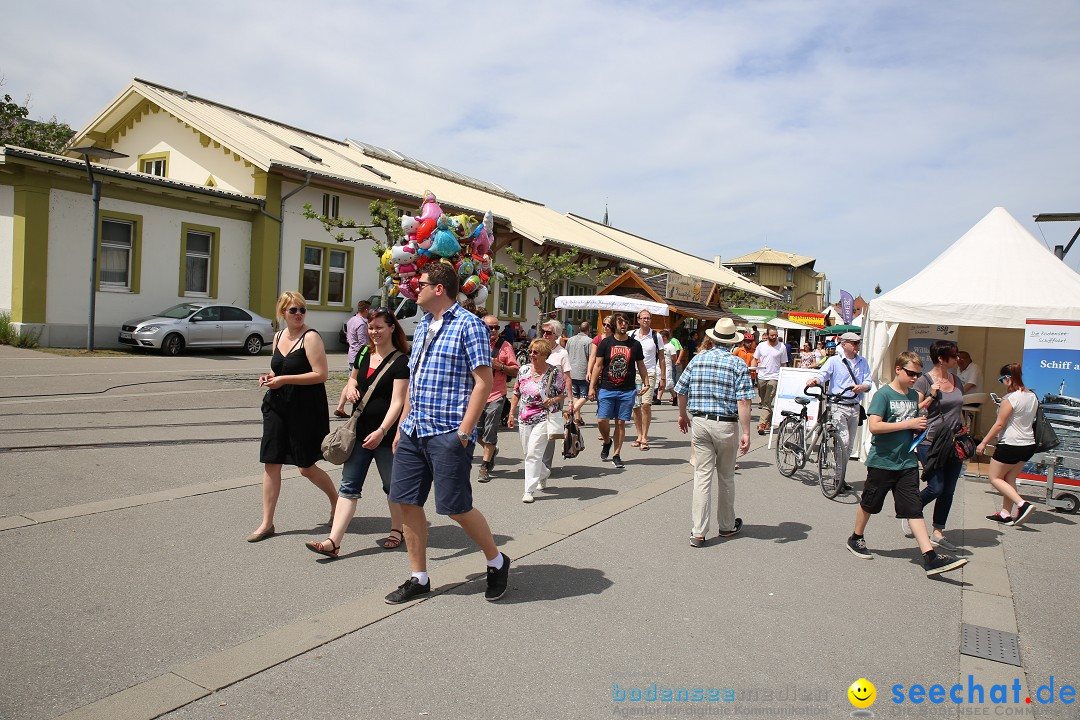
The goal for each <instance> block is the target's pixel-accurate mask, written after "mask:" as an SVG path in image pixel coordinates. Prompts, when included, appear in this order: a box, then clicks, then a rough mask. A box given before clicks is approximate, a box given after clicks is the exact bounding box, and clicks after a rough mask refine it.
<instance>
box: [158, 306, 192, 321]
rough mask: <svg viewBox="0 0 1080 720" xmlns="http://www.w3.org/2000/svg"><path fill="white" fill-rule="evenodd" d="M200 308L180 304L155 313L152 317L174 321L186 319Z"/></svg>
mask: <svg viewBox="0 0 1080 720" xmlns="http://www.w3.org/2000/svg"><path fill="white" fill-rule="evenodd" d="M202 307H203V306H202V305H193V304H191V303H180V304H179V305H173V306H172V307H171V308H169V309H168V310H162V311H161V312H159V313H155V314H154V317H164V318H173V319H175V320H179V319H181V318H186V317H187V316H188V315H190V314H191V313H193V312H195V311H196V310H200V309H202Z"/></svg>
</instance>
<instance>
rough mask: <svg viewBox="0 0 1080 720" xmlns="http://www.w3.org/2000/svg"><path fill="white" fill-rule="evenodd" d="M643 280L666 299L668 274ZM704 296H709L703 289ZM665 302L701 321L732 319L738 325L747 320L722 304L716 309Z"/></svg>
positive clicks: (702, 305) (695, 304)
mask: <svg viewBox="0 0 1080 720" xmlns="http://www.w3.org/2000/svg"><path fill="white" fill-rule="evenodd" d="M642 280H644V281H645V284H646V285H648V286H649V289H650V290H652V291H653V292H654V293H656V294H657V296H659V297H661V298H664V293H665V292H666V291H667V273H664V274H662V275H650V276H649V277H645V278H642ZM702 295H706V296H707V295H708V293H706V292H705V290H704V288H702ZM650 299H651V298H650ZM664 302H665V303H667V304H668V305H670V306H671V307H673V308H675V309H677V310H678V311H679V312H680V313H682V314H683V315H690V316H691V317H696V318H698V319H699V320H713V321H716V320H719V319H720V318H731V320H732V321H733V322H734V323H735V324H736V325H739V324H742V323H745V322H746V318H744V317H743V316H742V315H739V314H738V313H736V312H734V311H733V310H731V309H730V308H729V307H727V306H726V305H724V304H723V303H721V304H720V306H719V307H716V306H710V305H704V304H702V303H695V302H683V301H681V300H671V299H669V298H664Z"/></svg>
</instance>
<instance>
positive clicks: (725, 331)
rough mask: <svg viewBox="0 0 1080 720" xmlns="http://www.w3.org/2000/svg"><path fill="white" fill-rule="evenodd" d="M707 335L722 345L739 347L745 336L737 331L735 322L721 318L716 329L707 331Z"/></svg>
mask: <svg viewBox="0 0 1080 720" xmlns="http://www.w3.org/2000/svg"><path fill="white" fill-rule="evenodd" d="M705 334H706V335H707V336H708V337H709V339H710V340H712V341H713V342H716V343H720V344H721V345H738V344H739V343H741V342H742V339H743V334H742V333H741V332H739V331H737V330H736V329H735V322H734V321H733V320H732V319H731V318H720V319H719V320H717V321H716V325H715V327H712V328H709V329H708V330H706V331H705Z"/></svg>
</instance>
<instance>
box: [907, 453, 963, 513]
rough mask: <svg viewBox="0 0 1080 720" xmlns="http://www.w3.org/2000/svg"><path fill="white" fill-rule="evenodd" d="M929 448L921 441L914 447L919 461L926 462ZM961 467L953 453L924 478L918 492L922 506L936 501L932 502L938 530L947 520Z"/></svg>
mask: <svg viewBox="0 0 1080 720" xmlns="http://www.w3.org/2000/svg"><path fill="white" fill-rule="evenodd" d="M929 449H930V446H929V445H928V444H927V443H921V444H920V445H919V447H918V448H916V451H917V452H918V453H919V462H920V463H923V464H925V463H926V455H927V451H928V450H929ZM963 467H964V463H963V462H961V461H960V459H959V458H957V457H956V456H955V455H953V456H952V458H950V459H949V460H948V461H946V462H945V464H944V465H943V466H941V467H939V468H938V469H937V471H936V472H934V474H933V475H931V476H930V477H928V478H926V487H924V488H923V489H922V492H920V493H919V499H920V500H922V504H923V507H924V508H925V507H926V506H927V505H929V504H930V503H931V502H934V501H935V500H936V501H937V502H934V527H936V528H937V529H938V530H944V529H945V524H946V523H947V522H948V521H949V510H951V509H952V501H953V493H954V492H956V480H957V478H959V477H960V471H961V470H962V469H963Z"/></svg>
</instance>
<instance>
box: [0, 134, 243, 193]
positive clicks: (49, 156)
mask: <svg viewBox="0 0 1080 720" xmlns="http://www.w3.org/2000/svg"><path fill="white" fill-rule="evenodd" d="M9 158H10V159H21V160H28V161H31V162H39V163H43V164H45V165H51V166H55V167H63V168H67V169H69V170H73V171H74V172H76V173H84V172H85V171H86V164H85V161H83V160H82V159H75V158H71V157H65V156H63V155H54V154H53V153H48V152H43V151H41V150H31V149H29V148H22V147H17V146H15V145H0V165H4V164H6V163H7V162H9ZM90 165H91V166H93V169H94V176H95V177H96V178H99V179H100V178H104V177H109V178H113V179H116V180H122V181H130V182H133V183H139V184H143V185H156V186H159V187H161V188H163V189H165V188H168V189H171V190H175V191H181V192H183V193H189V194H195V195H200V196H205V198H206V200H207V201H210V202H214V201H217V202H219V203H227V204H243V205H258V204H259V203H260V202H261V201H262V199H261V198H258V197H255V196H253V195H244V194H243V193H238V192H234V191H232V190H223V189H221V188H214V187H207V186H206V185H198V184H196V183H188V182H180V181H179V180H170V179H168V178H163V177H158V176H156V175H149V174H147V173H140V172H130V171H128V170H119V169H117V168H113V167H109V166H108V165H102V164H100V163H95V162H92V163H90Z"/></svg>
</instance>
